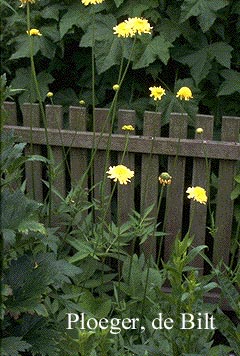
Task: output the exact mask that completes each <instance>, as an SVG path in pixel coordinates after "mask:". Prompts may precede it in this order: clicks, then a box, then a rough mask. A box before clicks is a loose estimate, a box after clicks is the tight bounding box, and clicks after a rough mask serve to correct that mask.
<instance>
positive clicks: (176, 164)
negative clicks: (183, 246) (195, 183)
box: [164, 114, 188, 261]
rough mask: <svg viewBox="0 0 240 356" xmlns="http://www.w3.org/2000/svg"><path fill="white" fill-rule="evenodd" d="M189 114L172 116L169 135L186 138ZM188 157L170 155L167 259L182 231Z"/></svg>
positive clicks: (165, 250) (166, 227) (165, 248)
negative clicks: (177, 236) (170, 181)
mask: <svg viewBox="0 0 240 356" xmlns="http://www.w3.org/2000/svg"><path fill="white" fill-rule="evenodd" d="M187 126H188V116H187V115H186V114H182V115H181V114H172V115H171V117H170V126H169V137H175V138H179V145H180V141H181V138H186V136H187ZM185 165H186V158H185V157H181V156H179V155H178V154H177V156H175V157H168V173H169V174H170V175H171V176H172V184H171V185H170V186H169V189H168V191H167V200H166V213H165V214H166V224H165V230H166V233H167V235H166V237H165V243H164V259H165V261H167V260H168V259H169V256H170V254H171V251H172V245H173V242H174V240H175V237H176V235H177V234H178V233H179V232H181V231H182V219H183V200H184V193H185V192H184V181H185Z"/></svg>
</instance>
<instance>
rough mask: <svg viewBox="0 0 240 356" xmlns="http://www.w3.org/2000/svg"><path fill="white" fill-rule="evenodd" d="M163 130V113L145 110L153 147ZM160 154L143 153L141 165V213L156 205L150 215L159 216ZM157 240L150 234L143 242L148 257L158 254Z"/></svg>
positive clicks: (144, 129) (145, 120)
mask: <svg viewBox="0 0 240 356" xmlns="http://www.w3.org/2000/svg"><path fill="white" fill-rule="evenodd" d="M160 131H161V114H160V113H154V112H145V114H144V123H143V135H144V136H149V137H150V138H151V139H152V148H153V147H154V142H155V138H156V137H159V136H160ZM158 176H159V156H158V155H156V154H152V153H151V152H150V153H149V154H142V167H141V207H140V208H141V213H142V214H143V212H144V210H145V209H146V208H148V207H149V206H151V205H154V207H153V210H152V211H151V214H150V215H149V217H153V218H154V220H153V221H154V222H156V219H157V218H158V217H157V202H158V193H159V181H158ZM156 249H157V241H156V237H155V236H149V237H148V239H147V240H146V241H145V242H144V243H143V245H142V250H143V251H144V253H145V256H146V257H149V256H150V255H152V256H153V258H154V259H155V258H156V256H157V251H156Z"/></svg>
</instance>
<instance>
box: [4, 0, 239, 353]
mask: <svg viewBox="0 0 240 356" xmlns="http://www.w3.org/2000/svg"><path fill="white" fill-rule="evenodd" d="M1 5H2V13H3V15H4V17H3V20H2V39H3V42H2V43H3V44H2V50H3V51H2V59H1V61H2V73H1V74H2V75H1V126H0V129H1V156H0V159H1V206H0V207H1V246H0V247H1V305H2V308H1V331H2V335H1V336H2V337H1V354H2V355H3V356H18V355H24V356H33V355H35V356H57V355H59V356H115V355H116V356H134V355H136V356H199V355H203V356H230V355H234V356H238V355H240V324H239V318H240V298H239V288H240V264H239V257H238V256H239V249H240V246H239V242H240V209H239V199H240V175H239V174H237V172H236V176H235V182H234V189H233V191H232V194H231V196H230V197H229V199H232V200H233V201H234V223H233V225H234V226H233V230H232V231H233V233H232V234H233V236H232V237H229V238H230V239H231V244H232V245H231V246H232V247H231V259H230V261H229V264H226V263H224V262H223V261H221V260H220V261H218V263H217V264H215V263H213V261H212V260H211V256H209V254H208V253H207V251H208V246H207V245H197V246H196V245H195V243H194V234H193V233H192V222H193V218H194V214H195V209H196V207H197V206H198V205H203V206H206V207H207V209H208V225H209V226H208V230H209V235H210V236H211V238H212V239H214V237H215V232H216V229H217V228H218V227H217V226H216V225H215V215H214V207H215V200H214V199H215V195H214V192H215V190H216V187H217V176H216V175H215V174H214V172H213V171H212V168H211V167H210V162H209V159H208V156H207V152H205V157H204V162H205V169H206V177H207V179H206V182H207V183H206V186H198V185H196V186H188V187H187V188H186V190H185V196H186V200H187V201H189V202H191V203H192V206H193V209H191V211H190V210H189V211H190V213H189V217H188V220H187V222H186V223H185V226H184V231H182V232H179V233H178V234H177V235H176V236H175V240H174V244H173V246H172V250H171V254H170V257H169V258H168V259H167V260H164V259H163V257H162V248H163V243H164V240H165V239H167V238H168V235H167V233H166V231H165V220H166V214H167V206H166V196H167V194H168V193H169V191H170V190H171V184H172V182H173V180H174V179H175V177H174V176H173V175H172V172H170V171H169V172H168V167H167V166H166V167H165V168H166V169H165V170H164V171H162V172H161V173H160V175H159V177H158V187H159V192H158V199H157V204H156V206H153V205H151V206H146V207H144V209H137V208H136V209H133V210H132V211H131V213H130V214H129V215H128V220H127V221H125V222H121V219H120V217H119V216H118V210H117V208H116V194H117V192H119V191H120V190H121V189H123V188H124V187H125V186H128V185H131V184H133V181H134V179H135V178H136V176H137V172H135V171H134V170H132V169H131V167H130V166H128V165H127V163H126V162H127V158H128V154H129V152H128V148H129V142H130V139H131V137H130V136H131V134H132V133H133V132H134V133H135V131H138V132H141V130H142V120H141V118H142V114H143V112H144V111H145V110H152V111H154V112H155V113H158V112H161V113H162V126H163V130H167V129H168V124H169V118H170V113H171V112H173V111H176V112H180V113H181V114H182V115H187V118H188V120H189V121H188V129H189V131H190V133H191V134H192V135H193V134H195V132H196V135H198V137H199V139H200V140H201V139H202V135H203V129H202V128H201V127H199V128H197V129H196V131H195V128H194V120H195V118H196V114H197V112H201V113H207V114H212V115H214V118H215V123H214V124H215V126H214V135H215V136H216V137H219V134H220V129H221V120H220V119H221V117H222V115H229V116H230V115H235V116H240V107H239V95H240V74H239V57H240V54H239V53H240V52H239V41H238V39H239V32H240V26H239V24H240V20H239V17H240V2H239V1H231V0H229V1H227V0H218V1H215V0H178V1H173V0H162V1H159V0H149V1H148V2H147V1H142V0H139V1H137V2H135V1H133V0H62V1H60V0H56V1H55V0H11V1H5V0H1ZM233 28H234V31H233ZM237 37H238V38H237ZM6 100H15V101H16V103H17V105H18V114H19V120H21V110H22V108H23V104H24V103H26V102H28V103H31V104H33V103H36V102H37V103H38V104H39V108H40V114H41V120H42V125H43V128H44V134H45V142H46V150H45V151H44V153H45V154H42V155H40V154H35V153H34V147H33V146H34V145H33V142H31V143H30V145H28V146H27V144H26V143H25V142H21V138H19V137H16V135H15V133H14V131H13V132H12V133H10V134H9V132H6V131H5V130H4V125H5V124H7V121H8V113H7V112H6V111H5V108H4V102H5V101H6ZM46 104H48V106H54V105H55V104H60V105H62V106H63V107H64V108H66V107H68V106H69V105H76V106H84V107H86V108H87V110H88V113H89V117H90V118H91V120H89V122H88V125H89V129H90V130H91V131H92V132H93V141H92V148H91V150H90V152H89V156H88V162H87V163H88V164H87V169H86V170H85V171H84V172H82V175H81V179H79V180H78V181H76V182H75V183H74V184H72V185H71V186H69V187H68V191H67V194H66V196H62V195H61V194H60V192H59V191H58V190H57V188H56V185H57V184H56V183H57V180H58V175H59V174H61V170H63V169H64V168H63V167H65V168H66V171H68V174H69V176H70V177H71V167H69V158H68V154H69V150H71V147H70V148H69V150H67V149H66V148H65V147H62V152H63V162H61V164H60V165H58V164H56V162H55V157H54V153H53V150H52V147H51V145H50V144H49V130H48V122H47V119H46ZM97 106H98V107H107V108H108V109H109V110H108V114H107V116H106V118H105V122H104V126H103V129H102V131H101V132H100V133H99V135H98V136H97V135H96V125H97V120H98V117H97V115H96V111H95V108H96V107H97ZM122 107H124V108H126V109H129V108H131V109H135V110H136V111H137V112H138V114H139V116H138V121H137V125H136V127H133V126H132V125H131V124H130V123H128V122H126V123H125V125H123V126H122V127H121V132H122V133H123V134H124V135H125V136H124V140H125V144H124V149H123V151H122V152H121V157H120V160H119V161H118V162H117V163H116V164H115V162H111V157H112V155H111V141H112V139H113V138H112V133H115V132H116V127H117V112H118V108H122ZM64 120H65V123H64V124H66V125H67V117H66V115H65V117H64ZM29 126H31V123H29ZM105 127H108V128H109V136H108V140H107V145H106V151H105V153H106V155H105V158H106V160H105V167H104V175H103V176H102V179H101V181H100V182H99V183H97V184H94V163H95V160H96V157H97V152H98V144H99V137H100V139H101V136H102V135H103V133H104V132H105V131H104V130H105ZM30 132H31V130H30ZM61 139H62V136H61V126H59V140H60V141H61ZM152 140H153V144H154V137H153V138H152ZM30 141H31V140H30ZM202 142H203V143H204V141H203V139H202ZM179 145H180V138H179ZM26 149H27V150H26ZM26 152H27V153H26ZM177 161H178V154H177V155H176V156H175V157H174V163H173V165H175V164H176V163H177ZM35 162H41V164H42V167H43V169H44V172H45V177H46V179H44V181H43V185H44V201H43V202H38V201H37V198H36V197H35V193H36V192H35V191H34V186H33V187H32V191H31V192H29V191H27V189H26V186H27V182H26V179H25V175H24V167H25V165H26V164H28V165H30V167H31V165H32V169H33V170H34V168H33V167H34V163H35ZM149 162H150V163H149V170H151V154H150V159H149ZM162 165H164V161H163V162H162ZM140 167H141V166H140V164H139V169H140ZM213 170H214V167H213ZM86 182H87V184H88V187H89V188H86ZM107 182H111V191H110V193H109V194H108V192H107V189H106V185H107ZM147 189H148V186H147V185H146V190H147ZM96 192H97V194H96ZM96 196H97V197H96ZM56 197H57V199H56ZM194 207H195V208H194ZM140 210H141V211H140ZM153 211H154V212H155V213H154V214H152V212H153ZM109 212H110V213H111V214H112V215H111V219H110V220H109V219H108V216H109ZM149 238H151V239H155V240H156V241H157V247H158V251H157V253H156V258H154V255H153V253H152V252H153V251H150V253H148V254H146V253H145V251H144V250H143V248H142V246H143V245H144V243H146V241H148V239H149ZM199 258H200V259H202V260H203V261H204V265H205V267H206V268H205V270H207V271H208V272H207V273H205V274H203V273H202V271H201V270H200V269H199V268H197V267H196V266H194V261H195V259H199ZM213 291H214V292H215V291H217V292H218V299H215V300H214V301H212V302H209V300H208V298H207V297H208V295H209V293H210V292H213ZM224 305H227V306H228V311H226V310H225V309H224ZM229 310H230V312H229Z"/></svg>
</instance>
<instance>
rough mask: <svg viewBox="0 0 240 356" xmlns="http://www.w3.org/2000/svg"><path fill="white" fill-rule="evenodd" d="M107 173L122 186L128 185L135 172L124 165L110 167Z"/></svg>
mask: <svg viewBox="0 0 240 356" xmlns="http://www.w3.org/2000/svg"><path fill="white" fill-rule="evenodd" d="M106 173H107V174H109V175H108V178H110V179H113V180H114V182H117V181H119V183H120V184H127V183H128V182H130V179H131V178H132V177H133V176H134V172H133V171H131V170H130V169H129V168H127V167H125V166H123V165H122V164H120V165H118V166H113V167H109V169H108V171H107V172H106Z"/></svg>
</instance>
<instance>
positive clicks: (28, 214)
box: [0, 189, 45, 238]
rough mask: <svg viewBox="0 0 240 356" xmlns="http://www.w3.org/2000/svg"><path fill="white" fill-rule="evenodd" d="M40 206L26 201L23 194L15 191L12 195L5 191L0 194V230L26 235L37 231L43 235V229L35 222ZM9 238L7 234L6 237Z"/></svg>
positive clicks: (28, 200) (31, 201)
mask: <svg viewBox="0 0 240 356" xmlns="http://www.w3.org/2000/svg"><path fill="white" fill-rule="evenodd" d="M39 207H40V204H38V203H37V202H35V201H33V200H30V199H27V198H26V196H25V195H24V193H23V192H21V191H20V190H17V191H15V192H13V193H11V192H10V191H8V190H7V189H6V190H4V191H2V192H1V203H0V208H1V211H2V216H1V228H2V229H4V230H5V233H6V230H13V231H19V232H24V233H27V232H28V231H38V232H41V233H42V234H44V233H45V228H44V226H43V225H42V224H40V223H38V221H37V210H38V209H39ZM7 237H8V238H9V232H8V236H7Z"/></svg>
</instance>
